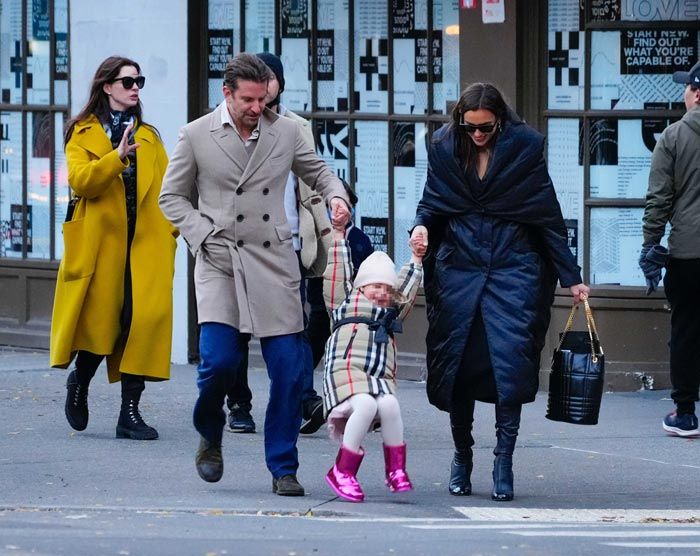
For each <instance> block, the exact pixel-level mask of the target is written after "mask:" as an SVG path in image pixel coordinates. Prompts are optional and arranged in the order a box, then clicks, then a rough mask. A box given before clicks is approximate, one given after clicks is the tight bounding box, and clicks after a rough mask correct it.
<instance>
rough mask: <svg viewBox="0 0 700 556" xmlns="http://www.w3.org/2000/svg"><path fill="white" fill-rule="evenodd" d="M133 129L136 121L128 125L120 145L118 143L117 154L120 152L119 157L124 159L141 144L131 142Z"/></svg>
mask: <svg viewBox="0 0 700 556" xmlns="http://www.w3.org/2000/svg"><path fill="white" fill-rule="evenodd" d="M133 129H134V122H131V123H130V124H129V125H128V126H126V129H125V130H124V134H123V135H122V140H121V141H119V145H117V154H119V158H121V159H122V160H124V159H125V158H126V157H127V156H128V155H130V154H131V153H133V152H134V151H135V150H136V149H138V148H139V147H140V146H141V145H140V144H139V143H133V144H131V145H130V144H129V135H131V132H132V131H133Z"/></svg>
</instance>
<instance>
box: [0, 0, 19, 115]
mask: <svg viewBox="0 0 700 556" xmlns="http://www.w3.org/2000/svg"><path fill="white" fill-rule="evenodd" d="M0 52H1V53H2V56H0V93H1V94H0V102H2V103H3V104H19V103H21V102H22V0H2V9H1V10H0Z"/></svg>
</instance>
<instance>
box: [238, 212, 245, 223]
mask: <svg viewBox="0 0 700 556" xmlns="http://www.w3.org/2000/svg"><path fill="white" fill-rule="evenodd" d="M244 218H245V216H243V215H242V214H239V215H238V216H236V220H238V221H239V222H243V219H244Z"/></svg>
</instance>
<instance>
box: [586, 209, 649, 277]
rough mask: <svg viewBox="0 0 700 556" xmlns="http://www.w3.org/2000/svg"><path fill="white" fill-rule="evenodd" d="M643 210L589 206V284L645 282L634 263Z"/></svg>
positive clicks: (636, 255)
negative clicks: (590, 207)
mask: <svg viewBox="0 0 700 556" xmlns="http://www.w3.org/2000/svg"><path fill="white" fill-rule="evenodd" d="M643 213H644V209H643V208H593V209H591V243H590V261H591V270H590V276H591V280H590V281H591V284H610V285H621V286H643V285H644V284H645V281H644V275H643V274H642V271H641V270H640V268H639V265H638V264H637V260H638V259H639V251H640V249H641V245H642V240H643V238H642V214H643Z"/></svg>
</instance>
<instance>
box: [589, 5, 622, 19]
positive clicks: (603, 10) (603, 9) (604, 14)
mask: <svg viewBox="0 0 700 556" xmlns="http://www.w3.org/2000/svg"><path fill="white" fill-rule="evenodd" d="M621 1H622V0H590V2H589V13H588V18H589V21H595V22H598V21H620V14H621V11H622V10H621V8H622V6H621Z"/></svg>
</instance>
